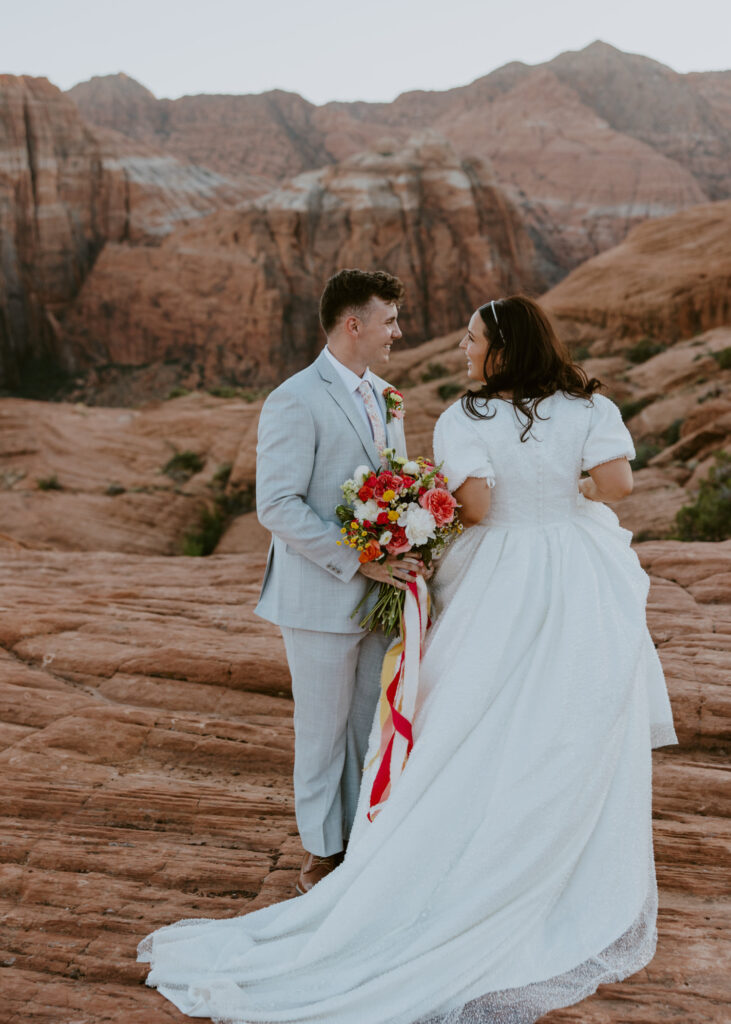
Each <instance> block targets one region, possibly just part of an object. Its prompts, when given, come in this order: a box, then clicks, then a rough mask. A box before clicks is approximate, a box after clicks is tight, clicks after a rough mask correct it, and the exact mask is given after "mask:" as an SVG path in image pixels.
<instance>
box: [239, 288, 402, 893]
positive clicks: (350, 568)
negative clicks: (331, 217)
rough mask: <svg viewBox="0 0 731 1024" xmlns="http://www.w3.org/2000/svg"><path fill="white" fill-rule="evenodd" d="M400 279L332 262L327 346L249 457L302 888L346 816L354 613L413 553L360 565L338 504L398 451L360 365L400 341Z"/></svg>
mask: <svg viewBox="0 0 731 1024" xmlns="http://www.w3.org/2000/svg"><path fill="white" fill-rule="evenodd" d="M403 295H404V288H403V285H402V283H401V281H400V280H399V279H398V278H397V277H392V276H391V275H390V274H386V273H384V272H383V271H374V272H372V273H369V272H365V271H362V270H341V271H339V273H337V274H335V275H334V276H333V277H331V278H330V280H329V281H328V282H327V284H326V286H325V290H324V292H323V293H322V297H321V299H320V322H321V324H322V328H323V330H324V332H325V334H326V336H327V345H326V347H325V348H324V349H323V351H322V352H321V353H320V355H319V356H318V357H317V359H316V360H315V361H314V363H312V364H311V365H310V366H308V367H307V368H306V369H304V370H302V371H300V372H299V373H296V374H295V375H294V376H293V377H290V378H289V379H288V380H286V381H284V383H283V384H281V385H280V386H279V387H278V388H277V389H276V390H275V391H273V392H272V393H271V395H269V397H268V398H267V400H266V402H265V403H264V407H263V408H262V411H261V418H260V420H259V439H258V445H257V459H256V497H257V503H256V504H257V513H258V516H259V521H260V522H261V523H262V525H263V526H265V527H266V528H267V529H268V530H270V531H271V533H272V535H273V539H272V544H271V547H270V549H269V560H268V562H267V567H266V572H265V574H264V582H263V584H262V590H261V596H260V599H259V604H258V606H257V608H256V612H257V614H258V615H260V616H261V617H262V618H264V619H268V620H269V621H270V622H274V623H276V624H277V625H278V626H279V627H280V629H281V631H282V637H283V638H284V645H285V648H286V651H287V661H288V663H289V669H290V674H291V677H292V695H293V697H294V734H295V752H294V802H295V813H296V816H297V827H298V829H299V833H300V837H301V839H302V845H303V847H304V858H303V861H302V868H301V871H300V874H299V879H298V881H297V890H298V892H307V891H308V890H309V889H311V888H312V886H313V885H315V884H316V883H317V882H319V881H320V879H322V878H324V876H325V875H326V874H328V872H330V871H332V869H333V868H334V867H336V866H337V864H339V863H340V860H342V851H343V846H344V840H345V841H347V838H348V835H349V834H350V829H351V825H352V823H353V819H354V817H355V811H356V805H357V800H358V791H359V787H360V780H361V772H362V768H363V761H364V758H365V754H366V749H367V745H368V735H369V732H370V727H371V723H372V720H373V716H374V713H375V709H376V705H377V702H378V696H379V679H380V670H381V662H382V660H383V655H384V652H385V650H386V647H387V646H388V641H387V640H386V638H385V637H384V635H383V633H382V632H380V631H376V632H371V633H368V632H364V631H363V630H362V629H361V628H360V626H359V625H358V621H359V619H360V618H361V617H362V614H364V611H363V612H361V614H359V615H357V616H356V617H355V618H351V612H352V611H353V609H354V608H355V606H356V605H357V604H358V602H359V601H360V599H361V598H362V597H363V596H364V594H365V592H366V590H367V588H368V586H369V585H370V584H371V583H372V582H373V581H374V580H376V581H378V582H384V583H391V584H393V585H395V586H399V587H402V588H404V587H405V581H407V580H408V579H410V578H413V572H414V570H416V569H418V563H416V562H415V561H413V560H406V559H403V560H400V561H397V560H396V559H395V558H392V557H391V556H389V557H388V559H387V561H386V562H385V563H376V562H367V563H365V564H361V563H360V562H359V560H358V552H357V551H355V550H353V549H352V548H349V547H346V546H344V545H340V546H339V545H338V541H340V540H341V539H342V537H341V533H340V522H339V521H338V518H337V516H336V515H335V507H336V505H339V504H340V503H341V502H342V501H343V496H342V492H341V490H340V485H341V484H342V483H344V481H345V480H346V479H348V478H349V477H352V476H353V473H354V470H355V468H356V466H358V465H368V466H369V467H372V468H373V469H379V468H380V466H381V459H380V456H379V450H380V449H382V448H384V447H392V448H395V449H396V453H397V454H399V455H405V454H406V445H405V440H404V432H403V424H402V422H401V420H400V419H395V418H394V419H391V421H390V422H388V419H389V417H388V415H387V411H386V403H385V399H384V395H383V391H384V388H385V387H387V386H388V385H387V382H386V381H385V380H382V379H381V378H380V377H377V376H376V375H375V374H374V373H372V372H371V371H370V369H369V365H370V364H371V363H376V362H385V361H388V358H389V353H390V351H391V346H392V345H393V343H394V342H395V341H398V339H399V338H400V337H401V331H400V330H399V326H398V311H399V305H400V303H401V301H402V299H403Z"/></svg>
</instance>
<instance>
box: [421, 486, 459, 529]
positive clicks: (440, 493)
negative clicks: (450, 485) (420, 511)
mask: <svg viewBox="0 0 731 1024" xmlns="http://www.w3.org/2000/svg"><path fill="white" fill-rule="evenodd" d="M419 504H420V505H421V507H422V508H425V509H426V510H427V512H431V514H432V515H433V516H434V522H435V523H436V524H437V526H446V524H447V523H451V522H452V520H453V519H454V510H455V508H456V507H457V499H456V498H454V497H452V495H451V494H450V493H449V491H445V490H444V488H443V487H430V488H429V490H428V491H424V493H423V494H422V495H421V497H420V498H419Z"/></svg>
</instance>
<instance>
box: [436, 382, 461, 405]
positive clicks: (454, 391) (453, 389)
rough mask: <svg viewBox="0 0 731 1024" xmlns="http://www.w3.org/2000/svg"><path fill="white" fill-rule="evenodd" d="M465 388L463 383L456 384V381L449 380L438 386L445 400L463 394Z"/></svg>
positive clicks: (438, 390)
mask: <svg viewBox="0 0 731 1024" xmlns="http://www.w3.org/2000/svg"><path fill="white" fill-rule="evenodd" d="M463 391H464V388H463V387H462V385H461V384H455V383H454V381H448V382H447V383H446V384H440V385H439V387H438V388H437V394H438V395H439V397H440V398H441V400H442V401H443V402H448V401H449V399H450V398H454V396H455V395H459V394H461V392H463Z"/></svg>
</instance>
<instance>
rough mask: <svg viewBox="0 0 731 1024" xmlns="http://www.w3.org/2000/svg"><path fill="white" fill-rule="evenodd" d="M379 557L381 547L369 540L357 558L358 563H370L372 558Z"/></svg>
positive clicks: (374, 541)
mask: <svg viewBox="0 0 731 1024" xmlns="http://www.w3.org/2000/svg"><path fill="white" fill-rule="evenodd" d="M380 557H381V545H380V544H379V543H378V541H377V540H369V541H368V543H367V545H366V546H365V547H364V548H363V550H362V551H361V553H360V555H359V556H358V561H359V562H372V561H373V559H374V558H380Z"/></svg>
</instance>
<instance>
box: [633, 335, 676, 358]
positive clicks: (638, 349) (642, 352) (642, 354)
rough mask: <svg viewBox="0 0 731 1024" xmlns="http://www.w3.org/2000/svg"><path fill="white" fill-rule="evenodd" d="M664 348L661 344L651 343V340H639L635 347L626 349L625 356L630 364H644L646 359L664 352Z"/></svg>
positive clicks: (657, 342)
mask: <svg viewBox="0 0 731 1024" xmlns="http://www.w3.org/2000/svg"><path fill="white" fill-rule="evenodd" d="M666 348H667V346H666V345H663V344H662V342H659V341H653V340H652V338H640V340H639V341H638V342H637V344H636V345H633V346H632V348H628V349H627V351H626V353H625V355H626V356H627V358H628V359H629V361H630V362H631V363H646V362H647V360H648V359H651V358H652V357H653V356H656V355H658V354H659V353H660V352H664V351H665V349H666Z"/></svg>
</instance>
